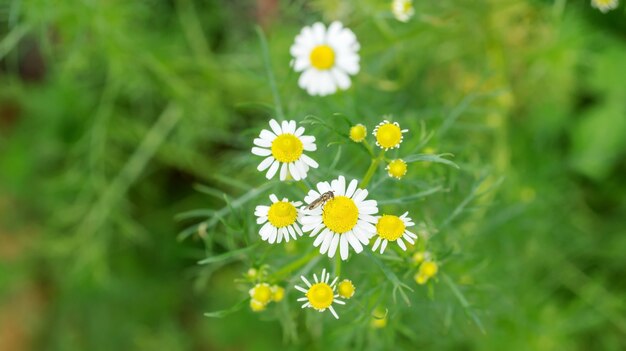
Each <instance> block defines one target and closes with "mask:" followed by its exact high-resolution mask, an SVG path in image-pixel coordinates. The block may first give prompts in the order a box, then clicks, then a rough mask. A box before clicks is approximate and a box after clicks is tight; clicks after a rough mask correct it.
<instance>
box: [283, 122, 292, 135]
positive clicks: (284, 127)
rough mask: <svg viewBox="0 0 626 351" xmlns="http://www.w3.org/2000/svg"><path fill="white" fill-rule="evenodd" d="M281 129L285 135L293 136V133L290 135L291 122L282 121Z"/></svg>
mask: <svg viewBox="0 0 626 351" xmlns="http://www.w3.org/2000/svg"><path fill="white" fill-rule="evenodd" d="M280 128H281V129H282V131H283V133H285V134H287V133H288V134H292V133H289V122H288V121H282V122H281V123H280Z"/></svg>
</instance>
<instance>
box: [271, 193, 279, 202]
mask: <svg viewBox="0 0 626 351" xmlns="http://www.w3.org/2000/svg"><path fill="white" fill-rule="evenodd" d="M270 201H272V203H273V204H274V203H277V202H278V197H277V196H276V195H274V194H270Z"/></svg>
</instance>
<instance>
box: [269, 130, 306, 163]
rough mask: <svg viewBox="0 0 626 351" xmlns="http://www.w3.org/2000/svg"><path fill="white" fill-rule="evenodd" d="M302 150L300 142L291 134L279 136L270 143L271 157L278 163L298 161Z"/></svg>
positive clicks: (302, 146)
mask: <svg viewBox="0 0 626 351" xmlns="http://www.w3.org/2000/svg"><path fill="white" fill-rule="evenodd" d="M302 150H304V145H302V141H300V139H298V138H297V137H296V136H295V135H293V134H281V135H279V136H278V137H277V138H276V139H274V141H273V142H272V156H274V158H275V159H277V160H278V161H280V162H284V163H289V162H293V161H295V160H297V159H299V158H300V155H302Z"/></svg>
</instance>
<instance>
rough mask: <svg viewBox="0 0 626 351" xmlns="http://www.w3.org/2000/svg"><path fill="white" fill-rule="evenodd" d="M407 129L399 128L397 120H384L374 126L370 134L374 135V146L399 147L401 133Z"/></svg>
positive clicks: (382, 147) (387, 148)
mask: <svg viewBox="0 0 626 351" xmlns="http://www.w3.org/2000/svg"><path fill="white" fill-rule="evenodd" d="M408 131H409V130H408V129H401V128H400V124H398V122H389V121H388V120H384V121H382V122H380V123H379V124H378V125H377V126H376V128H374V131H373V132H372V134H373V135H374V137H376V146H378V147H380V148H381V149H384V150H389V149H395V148H399V147H400V144H401V143H402V140H404V136H402V134H404V133H406V132H408Z"/></svg>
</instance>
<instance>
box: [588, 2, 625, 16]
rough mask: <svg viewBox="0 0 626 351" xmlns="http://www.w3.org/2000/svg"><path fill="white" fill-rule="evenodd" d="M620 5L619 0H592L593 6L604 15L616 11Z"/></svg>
mask: <svg viewBox="0 0 626 351" xmlns="http://www.w3.org/2000/svg"><path fill="white" fill-rule="evenodd" d="M617 5H619V0H591V6H593V7H595V8H597V9H598V10H600V12H602V13H607V12H609V11H611V10H614V9H616V8H617Z"/></svg>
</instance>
